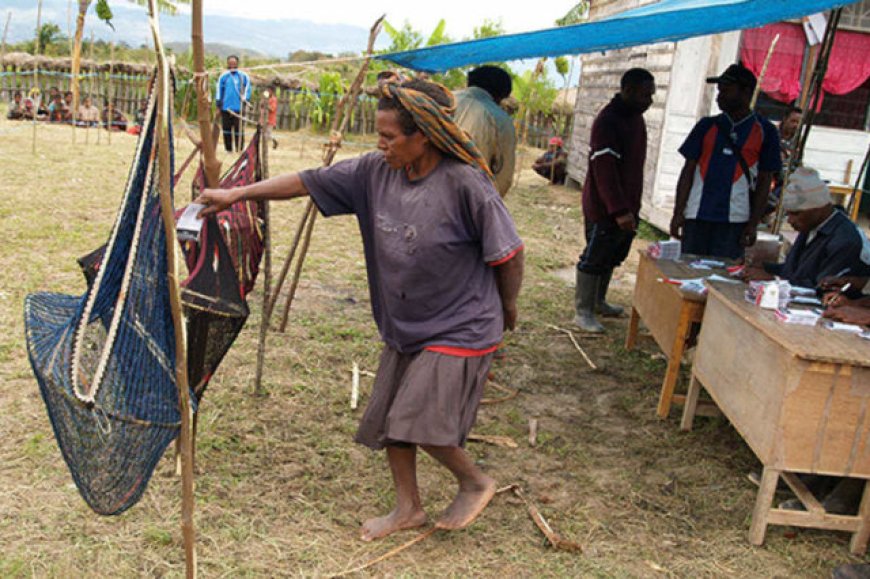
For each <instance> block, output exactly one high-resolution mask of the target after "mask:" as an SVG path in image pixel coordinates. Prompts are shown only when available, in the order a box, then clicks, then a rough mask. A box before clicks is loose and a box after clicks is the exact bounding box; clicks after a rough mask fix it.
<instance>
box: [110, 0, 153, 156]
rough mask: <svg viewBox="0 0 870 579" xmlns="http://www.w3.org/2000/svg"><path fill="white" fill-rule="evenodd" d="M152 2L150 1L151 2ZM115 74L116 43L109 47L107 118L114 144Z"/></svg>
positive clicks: (113, 42)
mask: <svg viewBox="0 0 870 579" xmlns="http://www.w3.org/2000/svg"><path fill="white" fill-rule="evenodd" d="M149 1H150V0H149ZM114 72H115V41H114V40H113V41H112V43H111V44H110V45H109V114H108V116H107V117H106V121H107V123H106V129H107V134H106V140H107V142H108V144H109V145H111V144H112V127H113V126H114V124H115V81H114V79H113V78H112V75H113V74H114Z"/></svg>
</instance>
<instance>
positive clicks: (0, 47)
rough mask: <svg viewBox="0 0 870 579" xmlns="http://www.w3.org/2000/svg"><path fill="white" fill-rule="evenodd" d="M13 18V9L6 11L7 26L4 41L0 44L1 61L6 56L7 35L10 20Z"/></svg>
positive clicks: (4, 28)
mask: <svg viewBox="0 0 870 579" xmlns="http://www.w3.org/2000/svg"><path fill="white" fill-rule="evenodd" d="M10 20H12V10H10V11H9V12H7V13H6V26H4V27H3V43H2V44H0V62H3V59H4V58H5V57H6V36H7V35H8V34H9V21H10Z"/></svg>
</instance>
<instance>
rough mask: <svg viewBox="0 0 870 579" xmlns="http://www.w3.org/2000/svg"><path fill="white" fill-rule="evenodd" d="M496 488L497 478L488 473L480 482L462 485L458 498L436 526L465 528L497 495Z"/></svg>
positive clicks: (450, 528)
mask: <svg viewBox="0 0 870 579" xmlns="http://www.w3.org/2000/svg"><path fill="white" fill-rule="evenodd" d="M495 490H496V482H495V480H494V479H492V478H490V477H488V476H486V475H484V476H483V479H482V480H481V482H480V483H476V484H473V485H469V486H468V488H462V487H461V486H460V488H459V492H458V493H457V494H456V498H454V499H453V502H452V503H450V506H449V507H447V510H446V511H444V514H443V515H441V517H440V518H439V519H438V522H436V523H435V527H436V528H438V529H445V530H448V531H455V530H457V529H464V528H465V527H467V526H468V525H470V524H471V523H473V522H474V519H476V518H477V517H478V516H479V515H480V513H482V512H483V509H485V508H486V505H488V504H489V501H491V500H492V497H494V496H495Z"/></svg>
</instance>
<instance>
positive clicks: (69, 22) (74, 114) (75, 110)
mask: <svg viewBox="0 0 870 579" xmlns="http://www.w3.org/2000/svg"><path fill="white" fill-rule="evenodd" d="M66 35H67V36H68V37H69V57H70V65H72V55H73V39H72V0H67V2H66ZM72 68H74V67H73V66H70V69H72ZM70 72H72V70H70ZM75 84H76V85H78V79H76V80H75ZM72 85H73V79H72V77H71V78H70V90H72ZM75 94H76V93H75V92H74V93H73V106H72V110H71V111H70V114H71V115H72V125H71V128H72V144H73V145H75V144H76V117H77V116H78V101H77V99H76V98H75Z"/></svg>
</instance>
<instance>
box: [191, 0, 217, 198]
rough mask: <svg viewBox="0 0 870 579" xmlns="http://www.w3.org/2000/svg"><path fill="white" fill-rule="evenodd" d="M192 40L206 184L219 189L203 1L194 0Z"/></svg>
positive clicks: (192, 6) (194, 79)
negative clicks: (206, 72) (206, 60)
mask: <svg viewBox="0 0 870 579" xmlns="http://www.w3.org/2000/svg"><path fill="white" fill-rule="evenodd" d="M190 40H191V50H192V51H193V81H194V86H195V87H196V105H197V118H198V120H199V131H200V135H201V136H202V154H203V166H204V168H205V171H204V172H205V183H206V185H207V186H209V187H217V186H218V183H219V181H220V173H221V163H220V161H218V159H217V156H216V155H215V151H214V149H215V147H214V141H213V140H212V139H211V103H209V100H208V92H209V86H208V76H207V75H206V74H205V43H204V41H203V36H202V0H192V2H191V18H190Z"/></svg>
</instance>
